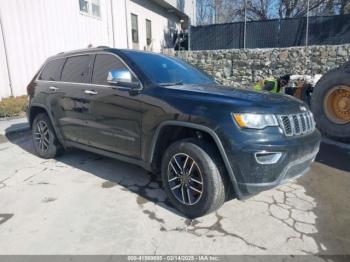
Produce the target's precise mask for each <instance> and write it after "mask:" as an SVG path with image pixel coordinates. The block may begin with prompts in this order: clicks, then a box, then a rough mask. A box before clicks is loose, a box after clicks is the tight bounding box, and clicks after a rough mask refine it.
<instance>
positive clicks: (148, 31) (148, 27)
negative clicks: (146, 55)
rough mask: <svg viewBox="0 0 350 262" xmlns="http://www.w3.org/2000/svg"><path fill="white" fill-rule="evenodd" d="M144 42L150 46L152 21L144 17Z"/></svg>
mask: <svg viewBox="0 0 350 262" xmlns="http://www.w3.org/2000/svg"><path fill="white" fill-rule="evenodd" d="M146 43H147V46H150V45H151V43H152V22H151V20H148V19H146Z"/></svg>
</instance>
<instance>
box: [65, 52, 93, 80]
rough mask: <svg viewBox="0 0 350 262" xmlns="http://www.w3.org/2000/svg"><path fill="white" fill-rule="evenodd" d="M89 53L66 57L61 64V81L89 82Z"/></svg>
mask: <svg viewBox="0 0 350 262" xmlns="http://www.w3.org/2000/svg"><path fill="white" fill-rule="evenodd" d="M89 62H90V56H89V55H81V56H73V57H68V58H67V61H66V63H65V64H64V66H63V71H62V78H61V81H63V82H74V83H88V82H89Z"/></svg>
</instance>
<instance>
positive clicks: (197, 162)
mask: <svg viewBox="0 0 350 262" xmlns="http://www.w3.org/2000/svg"><path fill="white" fill-rule="evenodd" d="M225 178H226V177H225V174H224V171H223V170H222V163H221V161H220V160H219V159H217V157H216V151H215V149H214V148H212V147H211V145H209V144H208V143H206V142H204V141H201V140H199V139H184V140H181V141H178V142H175V143H174V144H172V145H170V146H169V147H168V149H167V150H166V152H165V154H164V156H163V160H162V181H163V187H164V189H165V191H166V193H167V195H168V197H169V199H170V201H171V202H172V204H173V205H174V206H175V207H176V208H177V209H178V210H180V211H181V212H182V213H184V214H185V215H186V216H188V217H190V218H194V217H199V216H203V215H205V214H207V213H210V212H212V211H214V210H216V209H218V208H219V207H221V206H222V205H223V203H224V202H225V196H226V195H225V192H226V191H227V189H226V188H225V187H226V186H227V183H225Z"/></svg>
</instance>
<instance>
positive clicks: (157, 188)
mask: <svg viewBox="0 0 350 262" xmlns="http://www.w3.org/2000/svg"><path fill="white" fill-rule="evenodd" d="M6 140H7V141H9V142H10V143H12V144H15V145H17V146H19V147H20V148H21V149H23V150H24V151H26V152H28V153H30V154H33V155H36V154H35V151H34V147H33V143H32V138H31V133H30V131H29V130H26V131H20V132H11V133H10V134H7V135H6ZM55 160H56V161H57V163H62V164H64V165H68V166H70V167H72V168H75V169H79V170H82V171H84V172H87V173H89V174H92V175H94V176H96V177H99V178H101V179H103V180H104V181H103V182H102V183H101V185H100V186H101V188H104V189H108V188H112V187H115V186H118V185H119V186H122V190H124V191H130V192H132V193H135V194H137V197H136V202H137V204H138V205H139V207H140V208H141V209H142V208H143V206H144V205H145V204H147V203H148V202H152V203H154V204H156V205H158V206H160V207H162V208H165V209H167V210H168V211H170V212H172V213H175V214H176V215H178V216H181V217H183V218H187V217H185V216H184V215H183V214H182V213H180V212H179V211H178V210H177V209H175V208H174V207H173V206H172V204H171V203H170V202H169V200H168V198H167V197H166V194H165V192H164V191H163V189H162V182H161V178H160V175H159V174H153V173H150V172H148V171H146V170H144V169H142V168H141V167H138V166H136V165H132V164H129V163H125V162H122V161H119V160H116V159H112V158H108V157H104V156H101V155H98V154H94V153H91V152H87V151H83V150H79V149H75V148H72V149H69V150H67V151H66V152H65V153H64V154H63V155H61V156H59V157H56V158H55ZM143 212H144V213H146V214H147V215H149V216H150V217H151V216H152V214H148V213H147V212H150V211H148V210H143ZM155 219H156V217H155Z"/></svg>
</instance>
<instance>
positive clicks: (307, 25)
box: [305, 0, 310, 47]
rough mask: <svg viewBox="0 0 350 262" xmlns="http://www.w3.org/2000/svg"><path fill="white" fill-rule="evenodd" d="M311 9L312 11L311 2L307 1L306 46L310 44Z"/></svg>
mask: <svg viewBox="0 0 350 262" xmlns="http://www.w3.org/2000/svg"><path fill="white" fill-rule="evenodd" d="M309 9H310V0H307V10H306V36H305V46H306V47H307V46H308V44H309Z"/></svg>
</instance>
